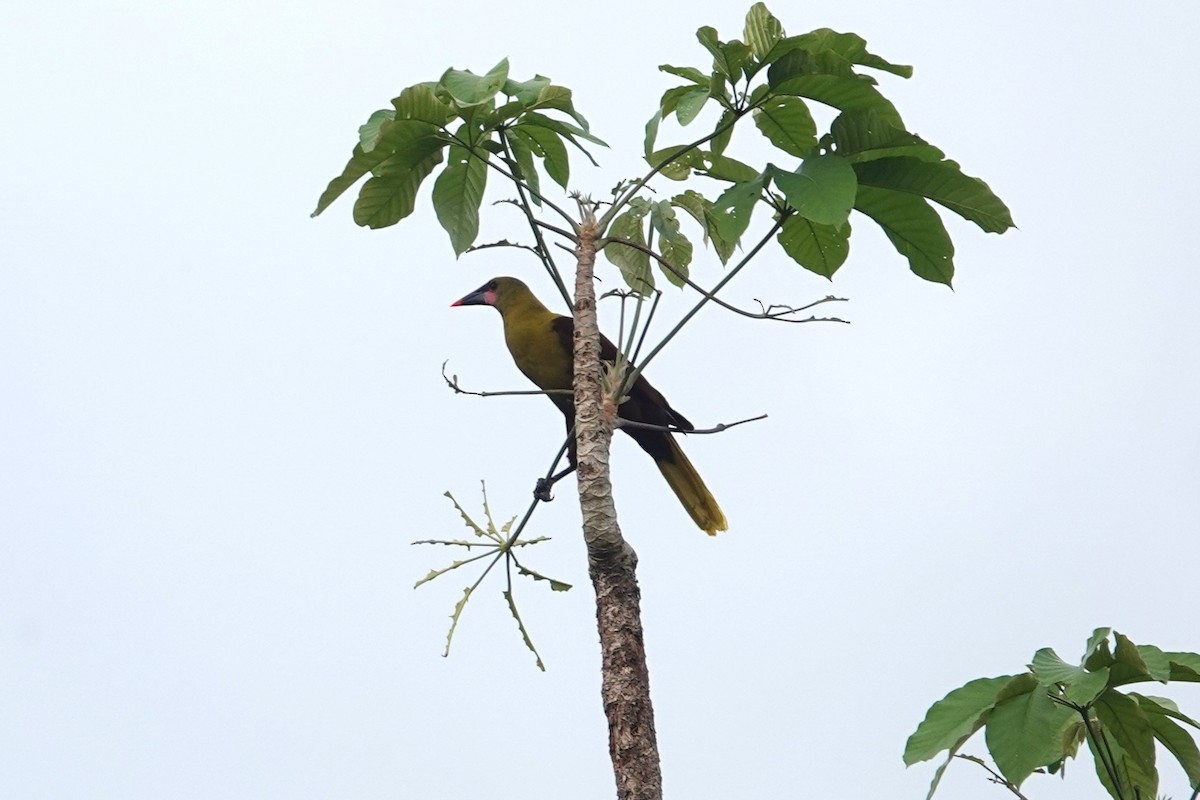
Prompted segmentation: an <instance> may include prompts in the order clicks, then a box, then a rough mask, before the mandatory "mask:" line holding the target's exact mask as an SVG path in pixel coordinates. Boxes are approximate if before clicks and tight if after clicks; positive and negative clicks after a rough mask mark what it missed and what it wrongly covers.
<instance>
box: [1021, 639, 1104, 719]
mask: <svg viewBox="0 0 1200 800" xmlns="http://www.w3.org/2000/svg"><path fill="white" fill-rule="evenodd" d="M1030 666H1031V668H1032V669H1033V674H1034V675H1035V676H1036V677H1037V679H1038V684H1039V685H1041V686H1042V687H1043V688H1049V689H1055V688H1056V687H1057V685H1058V684H1062V685H1063V686H1064V687H1065V689H1064V692H1063V693H1064V694H1065V696H1066V698H1067V699H1068V700H1070V701H1071V702H1073V703H1075V704H1076V705H1081V706H1086V705H1088V704H1090V703H1091V702H1092V701H1093V700H1095V699H1096V698H1097V697H1098V696H1099V695H1100V693H1101V692H1103V691H1104V690H1105V688H1106V687H1107V686H1108V677H1109V671H1108V668H1107V667H1102V668H1100V669H1099V670H1097V671H1095V672H1088V671H1087V670H1085V669H1084V668H1083V667H1080V666H1076V665H1074V664H1068V663H1067V662H1066V661H1063V660H1062V658H1060V657H1059V655H1058V654H1057V653H1055V652H1054V651H1053V650H1052V649H1050V648H1049V647H1043V648H1042V649H1041V650H1038V651H1037V653H1035V654H1034V656H1033V664H1031V665H1030Z"/></svg>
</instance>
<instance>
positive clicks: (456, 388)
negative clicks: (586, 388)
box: [442, 359, 571, 397]
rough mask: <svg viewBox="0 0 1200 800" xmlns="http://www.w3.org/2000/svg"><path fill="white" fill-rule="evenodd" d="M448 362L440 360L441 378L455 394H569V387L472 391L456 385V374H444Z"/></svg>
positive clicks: (494, 395) (497, 395)
mask: <svg viewBox="0 0 1200 800" xmlns="http://www.w3.org/2000/svg"><path fill="white" fill-rule="evenodd" d="M449 363H450V359H446V360H445V361H443V362H442V380H444V381H445V382H446V385H447V386H449V387H450V388H451V389H453V390H454V393H455V394H469V395H472V396H474V397H504V396H507V395H522V394H547V395H549V394H571V390H570V389H514V390H512V391H508V392H472V391H469V390H467V389H464V388H462V387H461V386H459V385H458V376H457V375H450V376H447V375H446V365H447V364H449Z"/></svg>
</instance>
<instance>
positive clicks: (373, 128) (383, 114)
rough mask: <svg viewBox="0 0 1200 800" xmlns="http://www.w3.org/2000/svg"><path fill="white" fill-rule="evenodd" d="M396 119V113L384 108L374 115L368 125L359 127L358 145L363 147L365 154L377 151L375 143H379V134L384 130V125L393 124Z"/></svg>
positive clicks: (368, 120) (367, 122)
mask: <svg viewBox="0 0 1200 800" xmlns="http://www.w3.org/2000/svg"><path fill="white" fill-rule="evenodd" d="M395 118H396V112H395V111H393V110H392V109H390V108H382V109H380V110H379V111H376V112H375V113H374V114H372V115H371V116H370V117H369V118H368V119H367V121H366V123H364V124H363V125H361V126H359V129H358V143H359V144H360V145H362V149H363V152H364V153H369V152H371V151H372V150H374V149H375V143H376V142H378V141H379V134H380V132H381V131H382V130H383V125H384V123H386V122H391V121H392V120H393V119H395Z"/></svg>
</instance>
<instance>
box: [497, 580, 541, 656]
mask: <svg viewBox="0 0 1200 800" xmlns="http://www.w3.org/2000/svg"><path fill="white" fill-rule="evenodd" d="M503 594H504V599H505V601H507V602H508V610H509V611H511V612H512V615H513V619H515V620H516V621H517V629H518V630H519V631H520V632H521V639H522V640H524V642H525V646H526V647H528V648H529V652H531V653H533V657H534V658H535V659H536V660H537V668H538V669H540V670H541V671H542V672H545V671H546V665H545V664H543V663H542V657H541V656H540V655H539V654H538V651H537V648H536V647H534V646H533V640H532V639H530V638H529V631H527V630H525V623H524V622H522V621H521V615H520V614H519V613H518V612H517V601H516V600H514V599H513V594H512V592H511V591H508V590H505V591H504V592H503Z"/></svg>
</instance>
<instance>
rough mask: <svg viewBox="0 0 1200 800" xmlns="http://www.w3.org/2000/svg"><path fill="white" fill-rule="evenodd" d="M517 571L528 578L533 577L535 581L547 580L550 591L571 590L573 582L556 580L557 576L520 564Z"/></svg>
mask: <svg viewBox="0 0 1200 800" xmlns="http://www.w3.org/2000/svg"><path fill="white" fill-rule="evenodd" d="M517 571H518V572H520V573H521V574H522V575H524V576H526V577H528V578H533V579H534V580H535V581H546V582H547V583H549V584H550V591H552V592H569V591H571V584H569V583H566V582H564V581H560V580H556V579H555V578H549V577H547V576H545V575H543V574H541V573H540V572H534V571H533V570H531V569H530V568H529V567H524V566H521V565H520V564H518V565H517Z"/></svg>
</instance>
